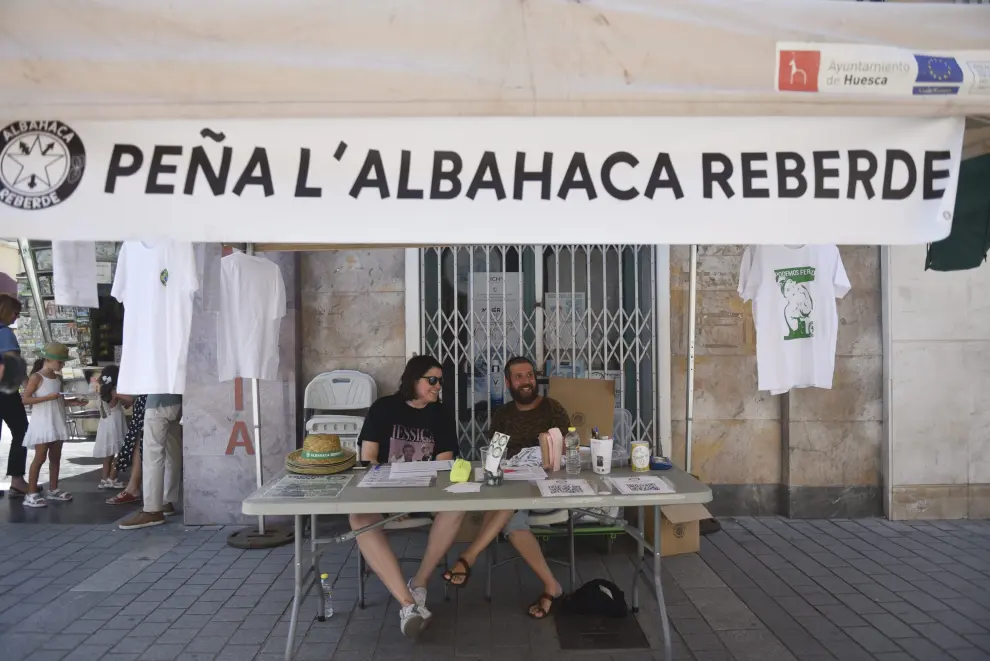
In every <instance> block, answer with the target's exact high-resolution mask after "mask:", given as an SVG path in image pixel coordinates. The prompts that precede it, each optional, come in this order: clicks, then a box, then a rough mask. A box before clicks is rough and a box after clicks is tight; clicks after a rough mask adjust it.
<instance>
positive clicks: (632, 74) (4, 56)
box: [0, 0, 990, 461]
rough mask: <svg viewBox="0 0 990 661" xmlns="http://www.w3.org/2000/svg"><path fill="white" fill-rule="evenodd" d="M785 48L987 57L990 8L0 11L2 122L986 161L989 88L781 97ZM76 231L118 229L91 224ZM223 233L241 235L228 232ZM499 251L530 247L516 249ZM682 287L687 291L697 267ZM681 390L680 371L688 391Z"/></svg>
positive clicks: (684, 2)
mask: <svg viewBox="0 0 990 661" xmlns="http://www.w3.org/2000/svg"><path fill="white" fill-rule="evenodd" d="M780 42H797V43H802V42H803V43H815V42H817V43H825V44H827V43H832V44H858V45H864V46H870V45H877V46H890V47H900V48H905V49H911V50H912V51H915V52H917V51H925V52H934V51H950V50H951V51H979V50H984V51H985V50H990V8H988V7H986V6H970V5H947V4H924V3H922V4H914V3H909V4H901V3H892V2H888V3H857V2H848V1H842V0H471V1H470V2H465V1H464V0H417V1H416V2H407V1H405V0H375V1H373V2H368V1H366V2H354V1H353V0H349V1H345V0H281V1H280V2H270V1H266V0H173V1H172V2H168V3H161V2H152V1H150V0H101V1H98V2H97V1H89V2H79V1H78V0H48V1H46V2H43V3H41V2H38V1H37V0H5V1H4V2H3V3H2V4H0V89H2V90H3V91H4V93H3V94H2V96H0V125H6V124H7V123H8V122H11V121H15V120H24V119H58V120H60V121H66V122H69V123H78V122H86V121H94V122H115V121H131V120H180V119H189V120H192V119H196V120H217V119H232V118H243V119H250V120H268V121H270V122H273V123H271V124H267V126H272V127H277V123H274V120H285V119H288V118H353V117H401V118H414V117H422V118H426V117H455V116H456V117H489V116H497V117H518V118H531V117H558V116H571V117H599V118H601V117H616V118H622V117H672V118H673V117H692V118H699V117H710V118H722V119H720V120H718V123H719V124H727V123H729V122H732V118H739V117H788V116H789V117H821V116H833V117H844V118H860V117H862V118H899V117H924V118H946V117H967V118H968V119H967V123H966V133H965V138H964V147H963V154H965V155H975V154H978V153H983V152H986V151H990V90H987V93H986V94H951V95H932V96H924V95H920V96H919V95H911V94H910V91H909V92H908V94H907V95H906V96H905V95H898V94H868V93H867V94H836V93H808V94H802V93H782V92H778V91H776V87H775V79H776V76H777V66H778V63H777V45H778V44H779V43H780ZM985 59H987V60H990V57H987V58H985ZM713 125H714V124H713ZM727 125H728V126H731V124H727ZM142 126H143V125H142ZM409 126H410V128H409V130H410V132H415V130H416V127H415V125H414V124H410V125H409ZM136 130H137V129H136V128H133V127H132V131H136ZM197 130H198V129H197ZM730 130H731V129H730ZM88 147H89V145H88V144H87V148H88ZM338 160H339V159H338ZM953 186H954V184H953ZM18 213H20V214H21V215H20V216H18V215H16V214H18ZM22 217H23V211H22V210H16V211H14V210H8V212H7V215H4V209H3V208H2V205H0V235H4V234H14V233H19V232H20V230H21V229H22V228H23V227H25V225H24V223H23V221H18V222H15V221H14V220H13V219H15V218H22ZM41 217H42V215H40V214H39V215H38V217H37V218H35V217H34V214H31V220H32V223H33V224H32V231H33V232H34V233H35V234H37V233H39V232H40V233H44V232H45V231H46V229H45V226H44V225H43V224H42V223H36V222H34V221H36V220H40V219H41ZM85 222H86V223H87V224H92V225H93V226H99V225H100V224H102V223H106V222H109V221H108V220H107V218H106V216H105V215H104V214H101V213H100V212H99V210H97V209H93V210H92V213H90V214H88V215H87V216H86V220H85ZM215 222H222V223H227V224H229V225H230V227H231V228H233V229H237V223H238V218H237V217H236V215H231V216H229V217H223V216H217V217H216V219H215ZM12 230H13V231H12ZM47 231H50V232H54V231H53V230H51V229H49V230H47ZM365 231H366V233H367V237H366V239H365V240H364V241H362V243H367V244H383V243H395V241H394V240H389V239H388V238H386V236H387V235H385V234H383V233H382V232H381V230H380V229H376V228H375V226H374V225H373V224H370V225H367V229H366V230H365ZM60 236H61V237H63V238H64V237H65V234H64V233H63V234H61V235H60ZM39 238H41V237H40V236H39ZM48 238H51V237H48ZM107 238H109V237H107ZM237 238H239V240H242V241H257V240H266V238H267V237H260V236H251V235H250V233H248V234H247V235H245V234H243V233H242V234H240V235H238V237H237ZM230 240H234V237H233V236H231V237H230ZM318 240H325V239H318ZM506 240H511V241H513V242H523V243H525V242H527V240H526V237H525V236H518V235H514V236H512V237H507V239H506ZM899 241H900V239H899V237H897V236H889V237H887V238H886V241H878V242H879V243H883V242H889V243H896V242H899ZM834 242H840V241H838V240H836V241H834ZM352 243H353V242H352ZM693 256H694V254H693V255H692V257H693ZM693 266H694V259H692V267H693ZM691 278H692V280H691V282H692V294H693V291H694V287H693V285H694V282H695V273H694V269H693V268H692V273H691ZM694 298H695V297H694V296H693V295H692V296H691V299H690V300H691V309H690V316H691V322H690V327H691V338H692V339H691V343H690V349H691V352H690V353H691V358H692V359H693V347H694V342H693V338H694V323H693V320H694ZM692 376H693V374H692V371H691V370H690V369H689V373H688V379H689V381H688V384H689V385H688V389H689V393H690V392H691V391H692V390H693V388H692V387H691V378H692ZM688 402H689V406H690V405H691V402H692V397H690V395H689V398H688ZM690 418H691V415H690V413H689V416H688V419H689V420H690ZM689 429H690V428H689ZM689 433H690V432H689ZM688 456H690V452H689V453H688ZM259 461H260V453H259Z"/></svg>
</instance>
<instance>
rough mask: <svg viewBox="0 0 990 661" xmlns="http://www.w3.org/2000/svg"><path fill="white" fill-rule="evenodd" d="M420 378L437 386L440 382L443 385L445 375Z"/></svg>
mask: <svg viewBox="0 0 990 661" xmlns="http://www.w3.org/2000/svg"><path fill="white" fill-rule="evenodd" d="M419 378H421V379H426V382H427V383H429V384H430V385H431V386H435V385H437V384H438V383H439V384H440V385H441V386H442V385H443V377H442V376H421V377H419Z"/></svg>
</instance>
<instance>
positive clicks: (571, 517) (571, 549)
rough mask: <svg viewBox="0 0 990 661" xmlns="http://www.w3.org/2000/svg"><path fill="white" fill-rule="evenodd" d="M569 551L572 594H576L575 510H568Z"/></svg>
mask: <svg viewBox="0 0 990 661" xmlns="http://www.w3.org/2000/svg"><path fill="white" fill-rule="evenodd" d="M567 546H568V549H567V553H568V561H569V562H568V569H569V570H570V576H569V578H570V581H571V594H574V590H576V589H577V588H576V587H575V586H576V585H577V562H576V561H575V553H574V512H572V511H570V510H567Z"/></svg>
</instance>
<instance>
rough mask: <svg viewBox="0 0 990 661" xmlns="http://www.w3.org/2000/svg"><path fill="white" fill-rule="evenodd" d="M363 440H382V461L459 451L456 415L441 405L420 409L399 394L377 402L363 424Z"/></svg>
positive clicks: (426, 458)
mask: <svg viewBox="0 0 990 661" xmlns="http://www.w3.org/2000/svg"><path fill="white" fill-rule="evenodd" d="M359 440H360V441H361V442H362V443H363V442H364V441H371V442H372V443H378V463H380V464H390V463H393V462H397V461H433V460H434V459H436V457H437V455H439V454H442V453H444V452H453V453H454V456H455V457H456V456H457V454H458V452H457V432H456V430H455V428H454V418H453V416H450V415H448V414H447V412H446V411H445V410H444V408H443V406H441V405H440V404H428V405H426V406H425V407H424V408H421V409H417V408H413V407H412V406H409V404H407V403H406V402H405V400H403V399H402V397H400V396H399V395H398V394H395V395H388V396H386V397H382V398H380V399H378V400H377V401H375V403H374V404H372V405H371V408H370V409H369V410H368V416H367V417H366V418H365V420H364V426H363V427H361V435H360V437H359Z"/></svg>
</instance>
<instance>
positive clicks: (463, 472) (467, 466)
mask: <svg viewBox="0 0 990 661" xmlns="http://www.w3.org/2000/svg"><path fill="white" fill-rule="evenodd" d="M470 479H471V462H470V461H465V460H464V459H457V460H456V461H454V465H453V466H452V467H451V469H450V481H451V482H467V481H468V480H470Z"/></svg>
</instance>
